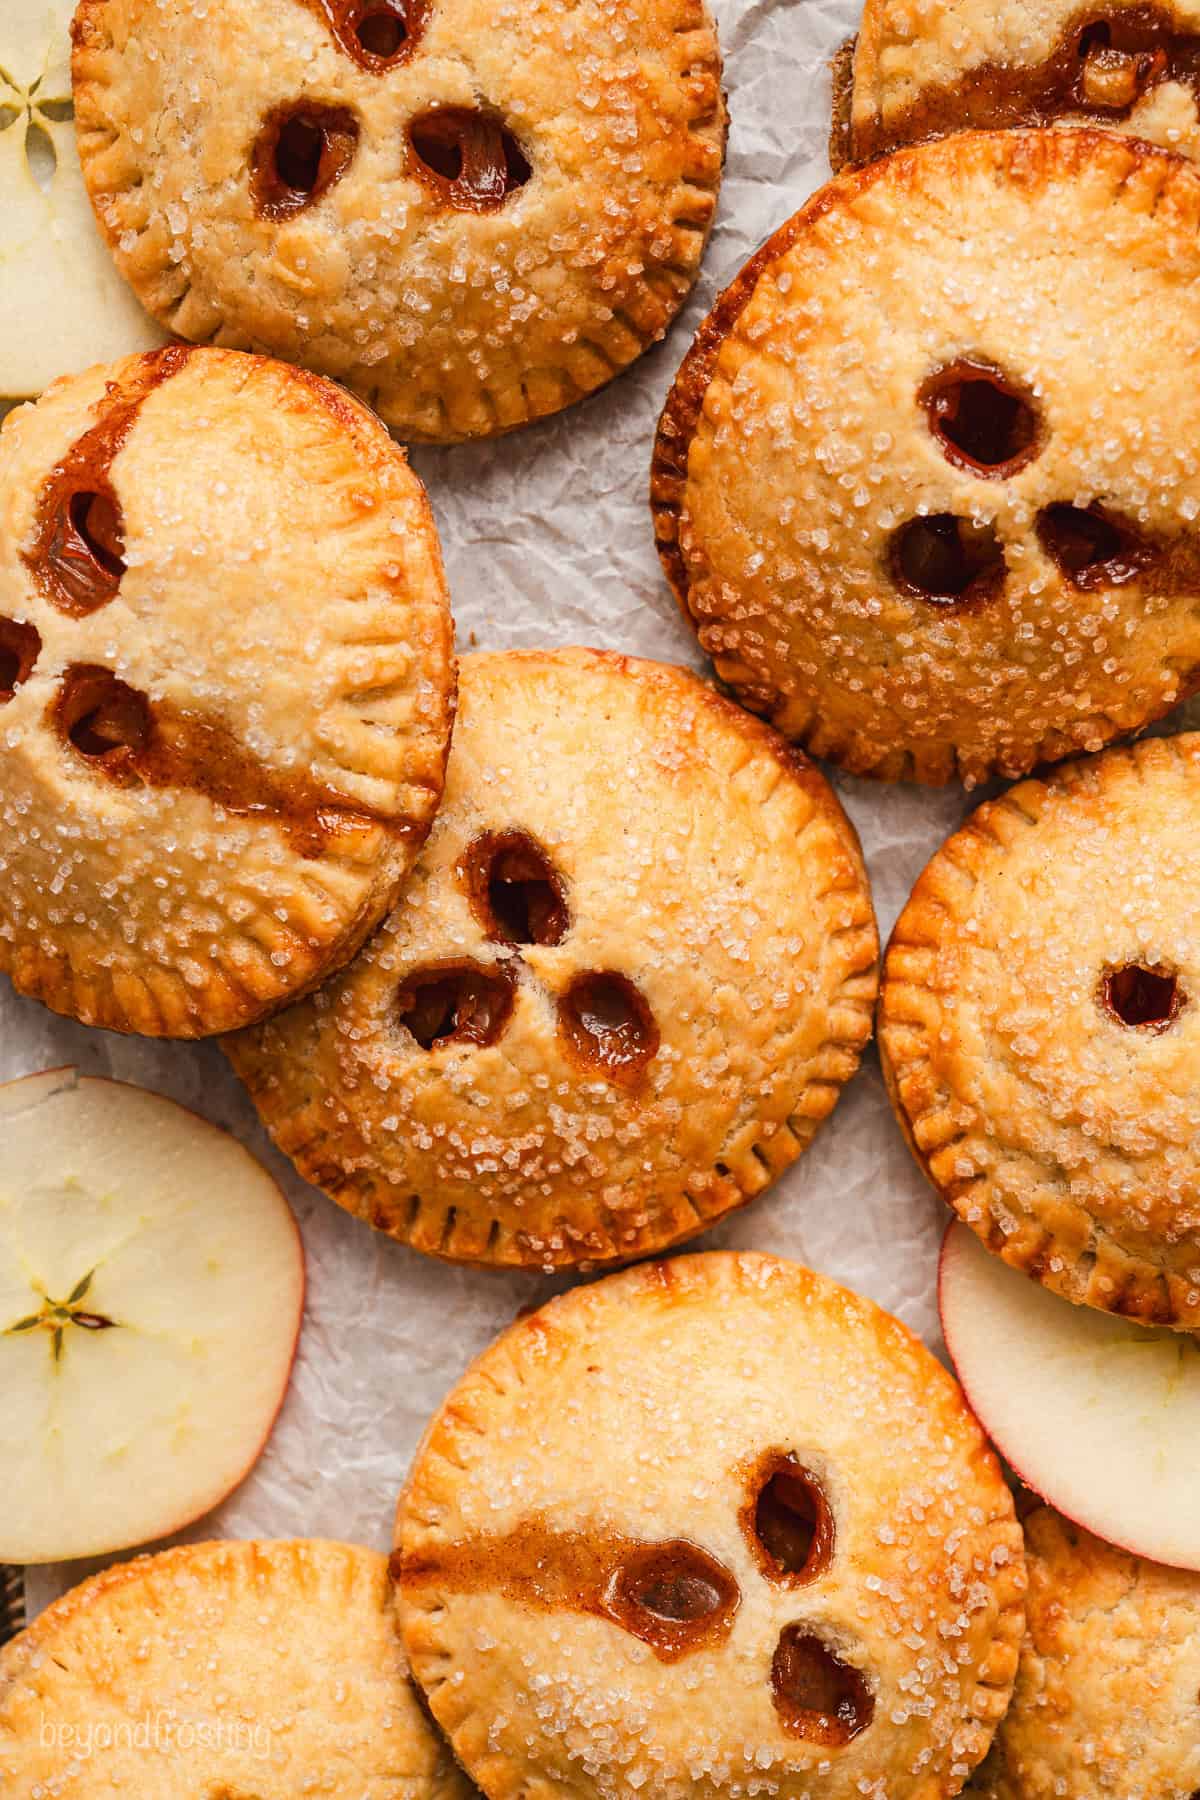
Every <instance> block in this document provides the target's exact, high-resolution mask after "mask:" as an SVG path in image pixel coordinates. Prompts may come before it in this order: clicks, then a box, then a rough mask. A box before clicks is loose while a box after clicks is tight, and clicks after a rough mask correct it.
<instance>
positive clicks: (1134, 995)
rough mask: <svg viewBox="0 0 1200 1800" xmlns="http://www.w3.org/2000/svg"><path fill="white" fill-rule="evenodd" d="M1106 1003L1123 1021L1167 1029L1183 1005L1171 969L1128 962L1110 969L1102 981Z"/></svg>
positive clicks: (1109, 1009) (1102, 997) (1133, 1024)
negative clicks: (1121, 966) (1120, 966)
mask: <svg viewBox="0 0 1200 1800" xmlns="http://www.w3.org/2000/svg"><path fill="white" fill-rule="evenodd" d="M1101 999H1102V1002H1103V1004H1104V1006H1105V1007H1106V1008H1107V1010H1108V1011H1109V1012H1110V1013H1111V1014H1112V1016H1113V1017H1114V1018H1115V1019H1118V1020H1119V1021H1120V1023H1121V1024H1122V1025H1131V1026H1134V1027H1135V1028H1137V1029H1139V1030H1143V1031H1156V1032H1157V1031H1166V1030H1167V1028H1168V1026H1170V1025H1173V1024H1174V1022H1175V1020H1176V1019H1177V1018H1178V1017H1179V1014H1180V1012H1181V1010H1182V1008H1183V999H1184V997H1183V994H1182V992H1181V990H1180V986H1179V979H1178V977H1177V976H1175V975H1173V974H1172V973H1171V971H1170V970H1169V969H1162V968H1146V967H1145V966H1144V965H1143V964H1141V963H1126V964H1125V966H1124V967H1123V968H1120V969H1110V970H1109V971H1108V973H1107V974H1106V975H1105V977H1104V980H1103V982H1102V983H1101Z"/></svg>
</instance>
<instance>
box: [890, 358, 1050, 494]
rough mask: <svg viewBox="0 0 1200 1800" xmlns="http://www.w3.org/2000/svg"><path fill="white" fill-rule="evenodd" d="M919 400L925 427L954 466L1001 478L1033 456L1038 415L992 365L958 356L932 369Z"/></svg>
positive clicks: (1036, 448) (976, 359)
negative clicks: (956, 358)
mask: <svg viewBox="0 0 1200 1800" xmlns="http://www.w3.org/2000/svg"><path fill="white" fill-rule="evenodd" d="M917 397H918V399H919V401H920V403H921V405H922V406H923V407H924V409H925V413H926V416H927V418H928V420H929V429H930V430H931V431H932V433H933V435H934V437H935V438H936V439H937V440H938V442H939V444H940V445H941V447H942V451H943V453H944V454H945V456H946V459H947V461H949V462H951V463H953V464H954V466H955V467H956V468H959V469H964V470H966V471H967V472H968V473H969V474H972V475H984V476H987V477H988V478H990V479H999V478H1002V477H1004V476H1007V475H1013V474H1015V473H1016V471H1017V470H1018V469H1021V468H1024V466H1025V464H1026V463H1028V462H1031V461H1032V459H1033V458H1034V457H1035V456H1036V455H1037V452H1038V416H1037V413H1036V412H1035V411H1034V409H1033V405H1032V403H1031V402H1030V401H1029V400H1028V399H1027V398H1026V396H1025V395H1024V394H1022V393H1021V392H1020V391H1019V389H1018V388H1016V387H1015V386H1014V385H1013V383H1012V382H1011V381H1009V379H1008V377H1007V376H1006V375H1005V374H1004V373H1003V372H1002V371H1001V370H1000V369H998V368H996V367H995V366H994V365H993V364H992V363H988V362H984V361H982V360H981V359H978V358H975V357H961V358H959V360H958V361H956V362H953V363H950V364H948V365H947V366H946V367H945V368H944V369H938V370H936V371H935V372H934V374H932V375H931V376H930V377H929V379H928V380H927V381H926V382H925V383H924V384H923V386H922V387H921V389H920V392H919V394H918V396H917Z"/></svg>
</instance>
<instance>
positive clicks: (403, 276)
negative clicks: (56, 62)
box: [74, 0, 725, 441]
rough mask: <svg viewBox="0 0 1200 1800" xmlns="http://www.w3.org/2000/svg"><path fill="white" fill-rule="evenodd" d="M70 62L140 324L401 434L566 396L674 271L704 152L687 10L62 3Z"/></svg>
mask: <svg viewBox="0 0 1200 1800" xmlns="http://www.w3.org/2000/svg"><path fill="white" fill-rule="evenodd" d="M75 46H76V47H75V61H74V87H75V103H76V109H77V118H78V125H79V143H80V153H81V157H82V162H83V170H84V176H85V179H86V181H87V184H88V189H89V191H90V193H91V197H92V202H93V204H94V206H95V209H96V214H97V217H98V219H99V221H100V225H101V228H102V230H103V231H104V234H105V236H106V237H107V239H108V241H109V244H110V246H111V248H112V251H113V253H114V255H115V257H116V259H117V262H118V265H119V266H120V268H121V270H122V271H123V273H124V274H125V275H126V276H127V278H128V279H129V281H130V282H131V283H132V285H133V287H134V289H135V291H136V292H137V294H138V296H139V297H140V298H141V300H142V301H143V303H144V304H145V305H146V306H147V307H148V309H149V310H150V312H152V313H153V314H154V316H155V317H156V318H158V319H159V320H160V321H161V322H162V323H163V324H165V325H167V326H169V327H170V329H171V330H172V331H174V332H177V333H178V334H179V335H180V336H182V337H185V338H189V339H191V340H193V341H195V342H209V341H213V342H217V343H220V344H225V345H230V346H232V347H234V348H238V349H253V350H259V351H264V352H266V353H268V354H270V355H275V356H283V357H286V358H288V359H289V360H291V361H296V362H301V363H304V364H305V365H306V366H308V367H310V368H314V369H317V370H319V371H320V372H321V373H322V374H325V375H333V376H336V377H338V378H339V379H340V380H343V381H345V382H347V383H348V384H349V385H350V386H351V387H353V388H354V390H355V391H356V392H357V393H359V394H361V395H362V396H363V397H364V398H365V399H367V400H368V401H369V402H370V403H371V405H373V406H374V407H375V408H376V409H377V410H378V411H379V413H380V414H381V415H382V417H383V418H384V419H385V420H386V421H387V423H388V424H389V425H390V426H392V427H394V428H395V430H396V431H398V432H399V433H400V435H401V436H403V437H405V438H424V439H435V440H439V441H447V440H452V439H457V438H465V437H474V436H480V435H487V434H490V433H493V432H498V431H506V430H508V429H509V428H510V427H512V426H514V425H521V424H523V423H524V422H525V421H526V420H528V419H536V418H541V417H543V416H544V415H545V414H547V413H552V412H556V411H557V410H558V409H559V408H560V407H563V406H566V405H567V404H568V403H569V402H570V401H572V400H577V399H580V398H581V397H582V396H584V395H586V394H590V393H591V392H592V391H593V390H594V389H595V388H597V387H599V386H601V384H602V383H604V382H606V381H607V380H608V379H609V377H610V376H612V375H613V374H615V373H616V372H617V371H618V370H619V369H622V368H624V367H625V365H626V364H627V363H629V362H632V361H633V359H634V358H635V357H636V356H638V355H639V354H640V353H641V351H642V350H644V349H645V348H646V346H647V345H648V344H650V343H651V342H653V341H654V339H656V338H659V337H661V336H662V335H663V333H664V331H665V330H666V328H667V326H668V324H669V323H670V321H671V319H672V318H673V317H674V316H675V313H676V311H677V310H678V308H679V306H680V305H681V303H682V301H683V299H684V296H685V295H686V294H687V292H688V290H689V289H690V287H691V285H692V283H693V281H694V280H695V278H696V273H697V270H698V268H699V264H700V257H701V255H702V253H703V249H704V244H705V240H706V238H707V236H708V230H709V226H710V224H711V222H712V217H713V212H714V209H715V206H716V194H717V186H718V183H719V180H720V173H721V163H722V158H723V154H724V144H725V109H724V102H723V99H722V95H721V62H720V53H719V50H718V47H717V39H716V34H715V31H714V29H713V26H712V23H711V21H710V19H709V17H708V14H707V12H706V10H705V8H704V5H703V0H576V3H574V4H572V5H570V6H563V5H560V4H557V3H556V0H504V4H502V5H499V6H485V5H483V4H481V0H275V3H274V4H272V5H269V6H264V5H262V4H261V3H260V0H206V4H205V5H203V6H196V5H192V4H188V3H186V0H168V3H166V4H160V3H158V0H83V4H82V5H81V6H80V9H79V12H78V14H77V16H76V21H75Z"/></svg>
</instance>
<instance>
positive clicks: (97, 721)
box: [54, 663, 154, 783]
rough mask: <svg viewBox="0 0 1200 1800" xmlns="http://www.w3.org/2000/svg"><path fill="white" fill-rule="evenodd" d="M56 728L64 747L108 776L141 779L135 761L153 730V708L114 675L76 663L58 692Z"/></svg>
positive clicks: (142, 696)
mask: <svg viewBox="0 0 1200 1800" xmlns="http://www.w3.org/2000/svg"><path fill="white" fill-rule="evenodd" d="M54 722H55V724H56V725H57V728H58V732H59V735H60V737H61V738H62V739H63V740H64V742H66V743H68V744H70V746H71V748H72V749H73V750H75V751H77V752H78V754H79V755H80V756H82V757H85V758H86V759H87V761H88V762H89V763H91V764H92V765H93V766H95V767H98V768H100V769H101V770H102V771H103V772H104V774H105V775H108V776H109V777H111V778H112V779H113V780H116V781H121V782H126V783H128V782H132V781H134V780H136V779H137V769H136V761H137V757H138V755H139V753H140V752H141V751H142V750H144V749H145V748H146V745H147V744H148V743H149V741H150V735H151V732H152V730H153V728H154V721H153V716H152V714H151V711H150V702H149V701H148V700H147V698H146V696H145V694H142V693H139V691H138V690H137V688H134V687H130V686H129V683H128V682H125V681H122V680H120V679H119V677H118V676H116V675H114V674H113V673H112V671H111V669H103V668H99V667H96V666H94V665H92V664H90V663H74V664H73V665H72V666H71V667H70V668H69V669H68V670H67V672H66V674H65V675H64V676H63V679H62V684H61V686H60V687H59V690H58V697H57V699H56V700H55V702H54Z"/></svg>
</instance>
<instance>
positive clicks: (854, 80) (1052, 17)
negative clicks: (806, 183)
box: [830, 0, 1200, 169]
mask: <svg viewBox="0 0 1200 1800" xmlns="http://www.w3.org/2000/svg"><path fill="white" fill-rule="evenodd" d="M838 66H839V73H840V75H841V77H842V78H841V79H839V80H838V81H837V82H835V104H834V130H833V137H832V140H831V149H830V156H831V160H832V162H833V165H834V168H835V169H836V168H840V167H842V166H843V165H844V164H845V163H847V162H849V163H862V162H867V161H870V159H871V158H872V157H875V156H880V155H882V154H883V153H884V152H886V151H888V150H894V149H895V148H896V147H897V145H899V144H904V143H911V142H913V141H915V140H917V139H920V138H926V137H937V136H941V135H942V134H943V133H944V132H948V131H959V130H962V129H964V128H967V127H973V128H977V129H979V128H982V129H992V128H996V127H1004V126H1012V125H1048V124H1052V123H1054V122H1056V121H1065V122H1067V123H1091V124H1093V125H1102V126H1104V127H1105V128H1106V129H1107V130H1112V131H1121V132H1128V133H1130V134H1131V135H1133V136H1134V137H1139V138H1145V139H1147V140H1148V141H1149V142H1150V143H1154V144H1161V145H1163V147H1164V148H1165V149H1168V150H1175V151H1178V152H1180V153H1181V154H1182V155H1185V156H1190V157H1196V156H1200V112H1198V107H1197V101H1198V97H1200V5H1197V4H1195V0H1151V3H1150V4H1147V3H1146V0H1106V3H1105V4H1104V5H1101V6H1096V5H1091V6H1089V5H1081V4H1080V0H1004V4H1002V5H999V6H996V5H992V4H990V3H989V0H867V3H866V6H865V7H864V9H863V16H862V23H861V24H860V26H859V29H858V36H857V38H856V39H855V40H854V41H853V43H852V44H851V45H848V46H846V48H845V50H844V51H843V53H842V55H841V56H840V58H839V65H838Z"/></svg>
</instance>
